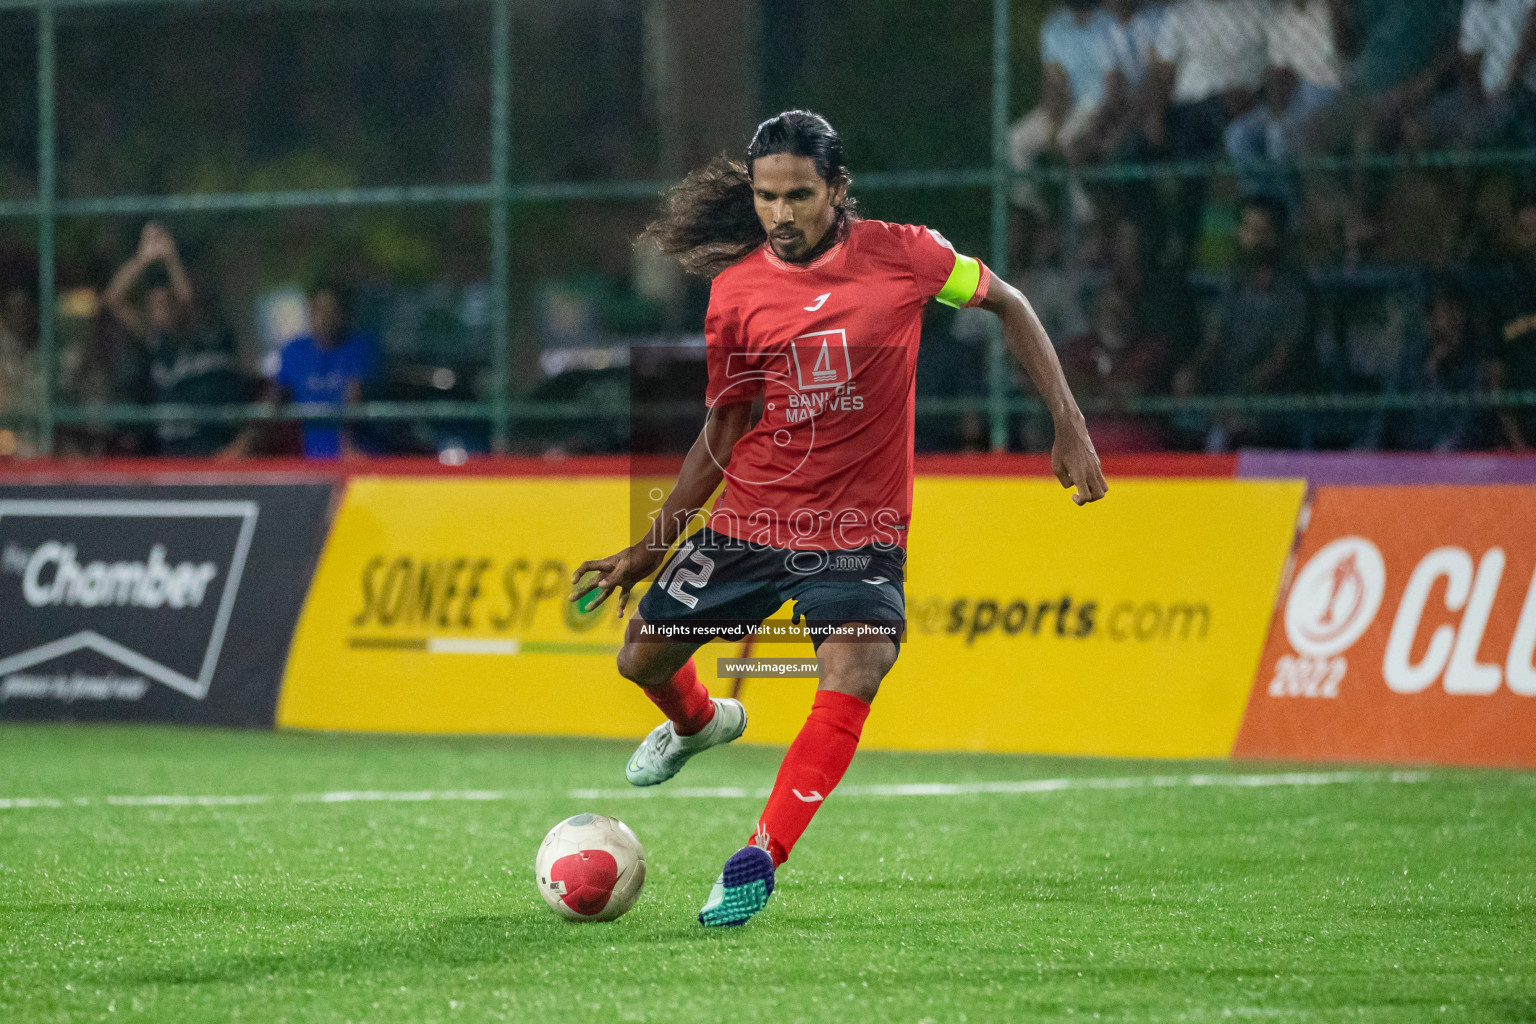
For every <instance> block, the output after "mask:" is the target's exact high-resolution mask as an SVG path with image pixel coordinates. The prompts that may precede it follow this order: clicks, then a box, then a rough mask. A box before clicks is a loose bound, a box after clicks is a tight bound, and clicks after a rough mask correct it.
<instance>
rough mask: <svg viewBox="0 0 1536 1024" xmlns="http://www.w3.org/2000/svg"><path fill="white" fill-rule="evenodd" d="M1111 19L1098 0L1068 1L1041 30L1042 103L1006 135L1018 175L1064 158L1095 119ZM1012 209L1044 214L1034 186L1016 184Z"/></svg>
mask: <svg viewBox="0 0 1536 1024" xmlns="http://www.w3.org/2000/svg"><path fill="white" fill-rule="evenodd" d="M1110 22H1111V19H1110V17H1109V15H1107V14H1105V13H1104V12H1103V11H1101V10H1099V5H1098V0H1067V4H1066V6H1065V7H1063V8H1061V9H1060V10H1057V11H1055V12H1054V13H1052V14H1051V15H1050V16H1048V17H1047V18H1046V19H1045V23H1044V24H1043V25H1042V26H1041V27H1040V65H1041V89H1040V105H1039V106H1037V107H1035V109H1034V110H1031V111H1030V112H1029V113H1028V114H1026V115H1024V117H1022V118H1020V119H1019V120H1018V121H1017V122H1016V123H1015V124H1014V125H1013V127H1012V128H1011V129H1009V132H1008V153H1009V160H1010V162H1011V163H1012V165H1013V168H1014V170H1016V171H1027V170H1029V169H1031V168H1032V167H1034V165H1035V161H1036V160H1038V159H1039V158H1040V157H1041V156H1043V155H1049V154H1053V153H1054V154H1057V155H1065V154H1066V152H1067V151H1068V149H1069V148H1070V147H1071V146H1072V144H1073V143H1074V141H1075V140H1077V139H1078V138H1079V137H1080V136H1081V135H1083V133H1084V132H1085V131H1087V129H1088V127H1089V125H1090V123H1091V122H1092V120H1093V117H1094V114H1095V112H1097V111H1098V109H1099V106H1100V104H1101V103H1102V102H1103V100H1104V89H1105V79H1106V76H1107V75H1108V73H1109V70H1110V51H1109V45H1108V43H1109V40H1108V31H1109V26H1110ZM1073 195H1074V205H1075V206H1076V207H1078V208H1077V209H1075V210H1074V213H1075V214H1077V215H1079V217H1080V219H1082V218H1084V217H1085V216H1086V215H1087V212H1088V211H1087V210H1086V209H1085V208H1083V205H1082V204H1084V203H1085V202H1086V197H1084V196H1083V195H1082V193H1081V189H1074V190H1073ZM1013 202H1014V205H1015V206H1023V207H1027V208H1029V209H1030V210H1032V211H1034V212H1035V213H1036V214H1037V215H1040V216H1044V215H1046V210H1045V207H1044V205H1043V203H1042V201H1041V198H1040V194H1039V190H1038V189H1037V188H1036V187H1035V185H1034V182H1031V181H1018V182H1015V184H1014V190H1013Z"/></svg>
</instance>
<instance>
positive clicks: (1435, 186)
mask: <svg viewBox="0 0 1536 1024" xmlns="http://www.w3.org/2000/svg"><path fill="white" fill-rule="evenodd" d="M1506 8H1508V10H1506ZM1510 10H1513V7H1512V6H1511V5H1508V4H1505V5H1499V4H1496V3H1493V2H1491V0H1486V2H1485V0H1472V2H1469V3H1467V4H1465V5H1464V4H1463V3H1462V2H1461V0H1410V2H1404V3H1386V2H1385V0H1309V2H1304V3H1298V2H1295V0H1278V2H1277V3H1274V4H1271V3H1268V2H1267V0H1266V2H1252V0H1178V2H1175V3H1172V4H1154V3H1129V2H1127V3H1120V2H1111V0H1105V2H1104V3H1102V4H1097V3H1082V4H1073V5H1069V6H1068V7H1067V8H1059V7H1054V6H1052V5H1044V4H1033V3H1009V2H1008V0H957V2H956V3H952V4H947V5H932V7H931V8H930V7H929V6H925V5H917V7H916V9H914V8H913V6H912V5H898V4H893V3H889V2H875V0H856V2H849V3H841V4H833V3H825V2H820V0H759V2H755V3H747V2H743V3H740V4H723V5H721V4H717V5H703V4H693V3H690V2H689V0H670V2H669V0H649V2H646V3H624V2H618V0H579V2H573V3H571V4H567V5H559V7H558V9H557V8H555V7H552V6H551V5H544V4H538V3H534V2H531V0H528V2H524V0H488V2H487V0H480V2H462V3H454V2H406V0H390V2H387V3H382V4H381V3H361V2H348V0H338V2H328V3H322V4H304V5H298V4H291V3H281V2H270V3H269V2H237V0H201V2H194V0H134V2H127V0H0V50H3V52H0V61H3V65H0V67H3V70H0V90H3V91H4V102H5V104H6V109H7V110H8V111H15V112H17V116H14V117H10V116H8V117H7V118H6V119H5V120H4V122H3V123H0V286H3V287H4V288H5V301H4V303H3V304H0V313H3V319H0V343H3V344H4V347H0V454H30V453H36V454H48V453H57V454H81V455H97V454H133V453H145V454H147V453H154V452H165V451H179V450H187V449H186V448H185V446H183V447H181V448H178V447H177V445H178V443H180V442H178V441H177V439H178V438H180V439H181V440H182V442H185V441H186V440H187V439H188V438H196V439H198V440H199V442H200V443H201V444H202V445H203V446H204V447H206V448H209V449H216V448H218V447H219V446H222V445H223V444H225V443H226V442H228V441H229V439H230V438H231V437H232V436H234V434H235V433H236V430H237V428H238V427H239V425H241V424H243V423H248V422H258V423H263V424H267V425H268V426H269V427H270V429H268V430H266V431H265V432H264V439H263V441H262V442H261V446H264V447H265V449H266V450H271V451H280V450H287V449H289V448H292V447H294V446H296V445H297V444H298V440H297V438H296V435H295V433H294V429H295V428H294V427H292V426H291V425H292V424H294V423H297V422H300V421H306V420H308V421H314V420H337V419H345V420H350V421H356V422H357V423H358V424H359V426H358V434H359V436H360V437H364V438H366V439H367V440H368V443H369V445H370V446H371V447H372V449H373V450H377V451H391V452H419V453H440V452H449V451H452V452H471V453H472V452H475V451H480V450H485V451H511V452H523V453H541V452H548V451H555V450H558V451H571V452H582V451H614V450H623V449H624V447H625V446H626V445H627V443H628V441H629V438H628V436H627V429H628V422H629V421H628V417H629V413H630V411H631V402H632V400H633V398H634V397H635V395H636V394H637V392H636V391H635V390H634V382H633V378H634V376H635V374H634V371H633V368H632V367H631V366H630V365H629V363H630V361H631V360H630V356H631V354H632V353H633V352H634V351H636V349H637V347H646V346H652V347H656V346H665V347H668V348H669V349H670V350H673V351H686V350H687V348H688V347H689V345H690V344H693V343H696V342H697V331H698V325H699V323H701V322H702V310H703V305H704V303H705V301H706V300H707V289H706V288H705V287H704V286H703V285H701V284H699V283H697V282H690V281H685V280H680V279H678V277H677V275H675V274H674V273H671V272H670V271H669V270H668V269H667V268H665V267H663V266H658V265H657V264H656V261H654V260H650V259H648V258H647V257H646V256H645V254H643V253H637V252H636V251H635V250H634V249H633V247H632V244H631V243H632V240H633V238H634V236H635V235H636V234H637V233H638V232H639V230H640V229H641V228H642V227H643V226H644V224H645V222H646V221H647V219H648V217H649V216H650V214H651V212H652V211H653V210H654V208H655V200H656V197H657V196H658V195H659V194H660V192H661V191H662V190H663V189H664V187H665V184H666V183H667V182H668V181H670V180H675V178H676V177H677V176H678V175H679V174H680V173H682V172H683V171H685V170H686V169H687V168H688V167H689V166H692V165H693V164H695V163H697V162H699V161H701V160H702V159H705V158H707V157H708V156H709V155H712V153H714V152H718V151H720V150H721V149H727V148H729V149H731V150H733V151H735V150H739V149H740V147H741V145H742V142H743V140H744V138H745V136H746V135H747V133H748V131H749V130H750V127H751V125H752V124H753V123H755V120H756V119H757V118H759V117H760V116H763V115H765V114H767V113H772V112H774V111H776V110H779V109H784V108H787V107H791V106H805V107H810V108H812V109H817V110H819V111H821V112H823V113H825V114H826V115H827V116H828V117H829V119H830V120H831V121H832V122H833V124H835V125H837V126H838V127H839V129H840V130H841V131H842V133H843V135H844V137H845V139H846V141H847V143H848V148H849V152H850V154H851V156H852V158H853V161H854V170H855V193H856V194H857V195H858V196H859V199H860V203H861V206H862V209H863V211H864V212H865V213H866V215H869V216H876V217H881V218H886V219H893V220H910V221H916V222H920V223H929V224H932V225H934V226H935V227H939V228H941V229H942V230H943V231H944V232H945V233H946V234H947V235H948V236H949V237H951V238H952V239H953V240H954V241H955V242H956V244H957V246H958V247H960V248H961V249H962V250H964V251H968V252H971V253H974V254H976V255H979V256H981V257H983V258H985V259H986V260H987V261H988V262H989V263H990V264H991V265H992V266H993V268H994V269H995V270H997V271H998V272H1000V273H1002V274H1004V275H1006V276H1008V277H1009V278H1010V279H1012V280H1014V281H1016V282H1017V283H1019V284H1020V285H1021V286H1023V287H1024V289H1025V290H1026V293H1027V294H1029V295H1030V296H1031V298H1032V299H1033V300H1034V301H1035V303H1036V305H1037V308H1038V309H1039V310H1040V312H1041V314H1042V317H1043V318H1044V319H1045V320H1046V322H1047V326H1048V327H1049V328H1050V329H1051V330H1052V335H1053V338H1054V339H1055V340H1056V341H1057V343H1058V347H1059V350H1060V352H1061V354H1062V357H1063V361H1064V363H1065V364H1066V367H1067V370H1068V374H1069V377H1070V378H1071V379H1072V381H1073V384H1074V387H1075V388H1076V390H1077V391H1078V392H1079V394H1080V395H1081V398H1082V402H1083V404H1084V407H1085V409H1087V410H1088V412H1089V413H1090V418H1091V419H1092V420H1093V421H1094V428H1095V432H1096V434H1097V435H1098V436H1101V437H1102V438H1104V442H1103V444H1104V446H1105V447H1106V448H1108V449H1110V450H1113V449H1116V448H1124V449H1137V448H1169V447H1173V448H1194V449H1200V448H1206V449H1220V448H1224V447H1230V446H1232V445H1235V444H1244V443H1247V444H1272V445H1282V446H1300V447H1327V446H1333V447H1371V446H1376V447H1409V448H1434V447H1484V446H1493V445H1500V444H1508V443H1511V440H1512V436H1518V434H1519V430H1520V428H1521V427H1522V426H1524V425H1525V424H1526V422H1527V418H1528V417H1529V415H1530V414H1529V410H1531V409H1536V379H1528V378H1527V376H1525V375H1526V374H1527V373H1528V371H1529V366H1528V363H1529V362H1531V361H1529V360H1528V361H1526V362H1522V357H1521V355H1520V353H1521V352H1523V348H1522V347H1521V346H1528V345H1529V341H1528V340H1525V338H1524V335H1523V333H1521V332H1518V331H1517V332H1516V333H1515V335H1514V336H1513V337H1512V338H1506V337H1505V334H1506V330H1505V329H1506V328H1508V327H1509V326H1510V325H1511V324H1517V323H1518V322H1519V319H1520V315H1521V314H1520V313H1519V310H1518V309H1517V308H1516V306H1518V303H1515V304H1513V305H1512V304H1511V303H1510V301H1509V296H1510V295H1511V294H1514V293H1516V292H1520V290H1521V288H1522V287H1523V281H1524V280H1525V277H1524V276H1523V275H1527V271H1526V270H1525V269H1524V266H1525V265H1524V264H1523V263H1522V262H1521V261H1522V259H1523V258H1524V257H1523V255H1522V254H1523V253H1524V252H1525V249H1523V248H1522V244H1523V242H1522V237H1523V236H1522V229H1521V218H1522V216H1524V211H1526V210H1531V211H1532V214H1531V216H1532V217H1536V207H1532V205H1531V202H1530V199H1531V193H1530V191H1529V189H1530V186H1531V171H1532V169H1533V168H1536V137H1533V135H1532V134H1531V128H1532V126H1533V124H1536V122H1533V120H1532V116H1531V110H1530V108H1529V106H1525V105H1522V104H1524V103H1525V101H1526V98H1527V97H1528V94H1529V87H1528V86H1527V85H1526V83H1525V79H1524V77H1523V76H1522V72H1521V71H1520V70H1519V69H1520V68H1521V67H1523V66H1524V65H1525V63H1528V62H1526V59H1525V56H1524V55H1522V54H1521V53H1518V52H1515V50H1513V49H1511V48H1510V47H1509V46H1508V45H1507V40H1508V39H1510V38H1514V39H1515V40H1516V41H1517V43H1518V40H1519V39H1520V38H1522V36H1523V32H1522V31H1521V30H1520V29H1519V28H1512V25H1513V23H1512V22H1509V21H1508V18H1510V17H1512V15H1511V14H1510V13H1509V11H1510ZM1500 18H1503V19H1505V20H1503V21H1501V20H1499V19H1500ZM1490 19H1491V20H1490ZM1511 32H1512V35H1511ZM1479 47H1480V49H1479ZM701 125H703V127H701ZM149 220H154V221H156V222H158V223H161V224H163V225H164V227H165V230H166V232H167V233H168V234H169V235H170V236H172V237H173V238H174V240H175V243H176V245H177V247H178V252H179V256H180V259H181V262H182V263H183V264H184V265H185V266H186V269H187V274H188V277H189V279H190V283H191V287H192V289H193V291H194V293H195V301H194V302H193V303H192V304H191V306H190V309H189V312H188V314H187V317H188V323H189V324H195V326H196V327H197V330H196V331H192V330H190V329H188V330H186V331H185V332H184V333H187V334H188V335H189V336H190V335H192V334H196V335H197V337H199V338H203V339H206V345H205V347H204V348H196V346H194V348H195V349H196V350H195V351H194V352H193V355H194V356H195V357H196V358H193V359H191V360H190V362H185V366H191V367H193V368H194V369H195V368H196V367H199V366H201V367H205V368H206V367H207V366H209V365H211V363H210V360H211V359H212V356H211V355H209V353H210V352H213V351H214V350H217V351H219V352H229V353H233V365H234V366H235V370H234V371H233V372H230V373H226V374H225V375H224V376H223V377H219V378H218V382H217V383H212V381H213V375H209V374H204V375H203V376H202V377H199V376H197V374H196V373H193V374H192V377H191V378H187V377H185V376H179V375H178V369H177V367H178V366H183V364H182V363H177V364H176V365H169V366H168V365H161V364H163V363H164V362H165V361H164V360H161V363H157V362H156V360H155V358H154V355H153V353H152V352H147V351H146V346H145V344H144V343H143V341H142V340H140V339H138V338H136V337H134V336H133V335H132V332H130V331H126V330H125V329H124V327H123V324H122V322H121V318H119V317H115V316H114V315H113V312H112V309H111V308H109V307H110V303H109V302H108V299H109V298H110V292H111V289H110V286H109V282H110V281H111V280H112V279H113V278H114V276H115V275H116V274H117V273H118V272H119V270H120V268H121V267H122V265H123V264H124V263H125V262H128V261H130V260H131V259H132V256H133V254H134V252H135V250H136V247H138V245H139V243H140V241H141V232H142V230H143V226H144V224H145V222H146V221H149ZM1530 233H1531V236H1532V237H1531V239H1530V244H1531V246H1532V247H1533V248H1536V220H1533V222H1532V225H1531V227H1530ZM1532 265H1533V266H1536V264H1532ZM337 280H339V281H344V282H346V284H347V290H348V291H349V292H351V293H353V296H354V298H355V302H354V303H353V307H354V308H353V310H352V315H353V319H354V320H355V322H356V323H357V324H359V325H360V326H361V327H363V328H365V329H366V331H367V333H369V334H370V335H371V336H372V337H373V339H374V342H375V344H376V346H377V348H378V349H379V351H380V354H381V357H382V372H380V373H379V374H377V375H376V376H375V377H374V378H372V381H371V383H370V384H369V386H368V387H367V389H366V390H365V391H364V393H363V394H362V395H361V396H360V397H361V401H358V402H356V403H354V404H351V405H348V406H347V407H346V408H345V409H343V410H338V409H336V408H335V407H334V406H331V405H305V404H302V403H299V404H294V403H288V404H274V403H273V402H272V401H270V400H268V399H269V397H270V396H268V395H266V394H265V393H264V392H263V391H262V389H261V387H260V385H259V383H257V382H259V380H260V378H261V376H262V370H263V368H264V367H268V368H269V367H270V364H271V363H272V361H273V359H274V357H275V353H276V352H278V351H279V350H280V348H281V346H282V345H283V344H284V343H285V342H287V341H288V340H290V339H291V338H292V337H294V336H295V334H297V333H302V331H303V330H304V329H305V326H306V324H305V305H304V295H305V293H306V291H309V290H313V289H314V288H315V287H316V286H317V285H319V284H322V283H324V282H330V281H337ZM163 285H166V279H165V275H164V272H163V270H161V269H158V268H150V269H148V270H146V271H145V273H144V275H143V276H141V277H140V278H138V279H136V280H135V281H134V282H133V287H132V289H130V290H129V292H128V293H127V294H126V297H125V298H123V299H122V300H121V301H123V302H127V303H130V304H134V305H136V307H137V308H143V303H145V302H147V301H149V299H148V293H149V292H151V291H153V290H154V289H155V288H157V287H161V286H163ZM29 304H30V306H31V309H32V311H31V312H30V313H29V311H28V309H27V307H28V305H29ZM1530 312H1531V313H1532V314H1536V308H1533V309H1532V310H1531V311H1530ZM1501 318H1503V319H1501ZM1533 323H1536V321H1533ZM1458 338H1459V339H1460V340H1459V341H1458ZM189 344H191V342H189ZM197 344H198V345H203V344H204V342H198V343H197ZM1281 349H1283V351H1281ZM199 360H201V361H199ZM185 366H183V368H185ZM157 367H158V369H157ZM157 372H158V373H159V378H156V373H157ZM697 375H698V370H697V367H696V366H694V367H691V368H690V367H688V366H683V367H681V368H680V369H678V370H677V372H676V373H674V374H672V375H671V376H668V375H665V374H664V375H662V376H661V377H658V378H657V381H658V383H656V384H655V386H654V387H653V391H655V389H656V388H659V389H660V391H658V392H656V393H657V394H660V395H662V396H663V397H665V396H667V395H670V396H672V397H676V396H678V395H682V394H687V393H688V392H687V389H688V388H690V387H694V386H695V385H696V390H697V391H698V392H699V393H700V394H702V381H701V380H695V379H694V378H695V377H697ZM205 378H206V379H205ZM188 379H191V381H192V383H191V384H187V380H188ZM167 380H170V381H171V383H170V385H168V386H167V384H166V381H167ZM157 381H158V382H157ZM204 385H206V386H204ZM280 424H290V426H289V427H288V428H286V429H284V428H283V427H281V426H280ZM194 428H195V429H194ZM918 429H919V438H918V440H919V445H920V447H923V448H927V449H931V450H954V449H1003V448H1010V447H1011V448H1039V447H1041V446H1043V445H1044V444H1046V443H1048V422H1047V421H1045V420H1044V419H1043V417H1042V415H1041V411H1040V410H1039V408H1038V407H1037V406H1036V405H1035V404H1034V403H1033V402H1032V401H1031V400H1030V399H1029V397H1028V392H1027V388H1026V387H1024V386H1023V385H1022V382H1021V381H1020V380H1019V379H1018V378H1017V376H1016V374H1015V373H1014V371H1013V370H1012V369H1011V368H1010V365H1009V362H1008V360H1007V359H1006V357H1005V353H1004V351H1003V348H1002V345H1001V340H1000V338H999V336H998V334H997V332H996V329H995V325H994V324H993V323H991V321H990V318H987V317H985V316H984V315H983V316H980V317H978V316H976V315H975V314H974V311H972V313H971V314H969V315H968V314H967V313H964V312H962V313H960V314H954V313H950V312H948V311H935V313H934V314H933V316H932V317H931V319H930V321H929V323H928V324H927V325H925V345H924V351H923V353H922V356H921V362H920V368H919V424H918ZM1511 430H1513V431H1514V432H1515V433H1514V435H1511V433H1510V431H1511ZM261 446H259V447H258V450H261ZM193 447H194V448H195V447H196V446H195V445H194V446H193Z"/></svg>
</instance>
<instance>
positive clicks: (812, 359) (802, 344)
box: [791, 330, 853, 391]
mask: <svg viewBox="0 0 1536 1024" xmlns="http://www.w3.org/2000/svg"><path fill="white" fill-rule="evenodd" d="M791 349H792V351H793V352H794V357H795V374H796V377H797V382H798V384H799V387H800V390H801V391H809V390H812V389H816V388H835V387H838V386H839V385H845V384H850V383H852V381H853V357H852V356H850V355H849V354H848V332H847V331H842V330H836V331H816V332H813V333H811V334H802V335H800V336H799V337H798V338H795V339H794V340H793V341H792V342H791Z"/></svg>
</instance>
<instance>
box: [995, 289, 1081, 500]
mask: <svg viewBox="0 0 1536 1024" xmlns="http://www.w3.org/2000/svg"><path fill="white" fill-rule="evenodd" d="M981 308H982V309H986V310H990V311H991V312H993V313H996V314H997V316H998V318H999V319H1001V320H1002V322H1003V340H1004V341H1005V342H1006V343H1007V345H1008V349H1009V351H1011V352H1012V353H1013V355H1014V358H1015V359H1017V360H1018V361H1019V363H1020V365H1022V366H1023V367H1024V371H1025V372H1026V373H1028V374H1029V379H1030V381H1031V382H1032V383H1033V384H1034V385H1035V390H1036V391H1038V392H1039V393H1040V398H1041V400H1042V401H1043V402H1044V403H1045V407H1046V408H1047V409H1048V410H1050V413H1051V423H1052V425H1053V426H1054V427H1055V431H1056V441H1055V443H1054V444H1052V445H1051V470H1052V472H1054V473H1055V474H1056V479H1058V480H1060V481H1061V486H1063V487H1076V488H1077V490H1076V492H1075V493H1074V494H1073V495H1072V500H1073V501H1074V502H1076V503H1077V504H1079V505H1086V504H1088V503H1089V502H1090V501H1098V500H1099V499H1100V498H1102V497H1104V495H1105V494H1106V493H1107V492H1108V491H1109V485H1108V484H1107V483H1105V482H1104V468H1103V467H1102V466H1100V465H1099V454H1098V452H1096V451H1094V450H1093V439H1092V438H1090V437H1089V436H1088V424H1087V423H1086V422H1085V421H1084V419H1083V413H1082V410H1080V409H1079V408H1078V407H1077V399H1075V398H1073V397H1072V389H1071V388H1069V387H1068V386H1067V378H1066V376H1065V375H1063V374H1062V372H1061V361H1060V360H1058V359H1057V358H1056V349H1055V348H1054V347H1053V346H1052V345H1051V339H1050V337H1049V336H1048V335H1047V334H1046V333H1045V328H1044V327H1043V326H1041V324H1040V318H1039V317H1037V316H1036V315H1035V310H1034V307H1032V306H1031V305H1030V304H1029V300H1028V299H1026V298H1025V297H1024V295H1023V293H1022V292H1020V291H1019V290H1018V289H1017V288H1015V287H1014V286H1013V285H1011V284H1009V283H1008V282H1007V281H1004V280H1002V279H1001V278H999V277H997V276H996V275H993V276H992V278H991V282H990V283H989V284H988V286H987V297H986V298H985V299H983V300H982V302H981Z"/></svg>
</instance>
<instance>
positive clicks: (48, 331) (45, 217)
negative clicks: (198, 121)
mask: <svg viewBox="0 0 1536 1024" xmlns="http://www.w3.org/2000/svg"><path fill="white" fill-rule="evenodd" d="M55 56H56V52H55V41H54V9H53V0H43V2H42V3H41V4H40V5H39V7H38V9H37V199H38V205H37V312H38V318H37V360H38V364H39V365H38V373H39V374H40V375H41V384H42V387H41V388H40V389H39V390H40V391H41V392H42V396H41V397H42V404H41V405H40V406H39V408H38V412H37V443H38V447H39V448H40V449H41V451H42V453H43V454H44V455H52V454H53V427H54V393H55V391H56V390H57V388H56V386H55V378H56V376H57V374H56V373H55V372H54V371H55V368H56V367H57V365H58V344H57V339H58V312H59V304H58V301H57V299H56V297H55V294H54V293H55V290H56V284H57V282H56V280H55V278H54V266H53V260H54V253H53V250H54V234H55V225H54V215H55V214H54V199H55V195H54V192H55V190H56V188H57V179H58V175H57V170H58V168H57V161H58V152H57V150H56V149H55V146H54V134H55V128H54V77H55V74H54V59H55Z"/></svg>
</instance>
